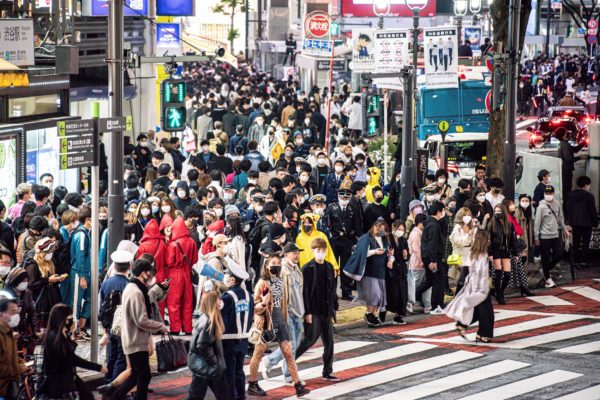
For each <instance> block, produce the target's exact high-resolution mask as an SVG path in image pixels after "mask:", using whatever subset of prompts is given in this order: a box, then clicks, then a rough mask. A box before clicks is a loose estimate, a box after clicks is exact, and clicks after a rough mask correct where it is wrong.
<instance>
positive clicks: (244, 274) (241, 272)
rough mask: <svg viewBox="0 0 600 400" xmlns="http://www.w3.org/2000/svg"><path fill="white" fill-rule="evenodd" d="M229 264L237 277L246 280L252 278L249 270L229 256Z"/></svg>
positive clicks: (230, 269) (229, 267)
mask: <svg viewBox="0 0 600 400" xmlns="http://www.w3.org/2000/svg"><path fill="white" fill-rule="evenodd" d="M227 265H228V269H229V271H230V272H231V274H232V275H235V276H236V277H238V278H240V279H244V280H246V279H248V278H250V275H248V271H246V270H245V269H244V268H242V267H241V266H240V265H239V264H238V263H236V262H235V261H233V260H232V259H231V258H229V259H228V260H227Z"/></svg>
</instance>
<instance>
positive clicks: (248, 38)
mask: <svg viewBox="0 0 600 400" xmlns="http://www.w3.org/2000/svg"><path fill="white" fill-rule="evenodd" d="M244 7H245V8H246V54H245V58H246V62H248V57H250V9H249V7H250V0H246V5H245V6H244Z"/></svg>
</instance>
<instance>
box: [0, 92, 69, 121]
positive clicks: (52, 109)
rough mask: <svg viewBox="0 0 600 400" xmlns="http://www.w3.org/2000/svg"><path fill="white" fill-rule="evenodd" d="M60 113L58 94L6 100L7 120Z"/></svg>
mask: <svg viewBox="0 0 600 400" xmlns="http://www.w3.org/2000/svg"><path fill="white" fill-rule="evenodd" d="M59 111H60V94H58V93H54V94H46V95H40V96H27V97H16V98H12V99H8V118H18V117H26V116H30V115H45V114H55V113H57V112H59Z"/></svg>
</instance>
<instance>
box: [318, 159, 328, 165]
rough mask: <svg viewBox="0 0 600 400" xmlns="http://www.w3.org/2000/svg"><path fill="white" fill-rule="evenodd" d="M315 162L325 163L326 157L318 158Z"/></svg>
mask: <svg viewBox="0 0 600 400" xmlns="http://www.w3.org/2000/svg"><path fill="white" fill-rule="evenodd" d="M317 163H318V164H319V165H325V164H326V163H327V159H326V158H318V159H317Z"/></svg>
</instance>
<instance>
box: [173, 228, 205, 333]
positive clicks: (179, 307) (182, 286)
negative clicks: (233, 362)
mask: <svg viewBox="0 0 600 400" xmlns="http://www.w3.org/2000/svg"><path fill="white" fill-rule="evenodd" d="M197 261H198V247H197V246H196V243H195V242H194V239H192V238H191V237H190V234H189V232H188V229H187V227H186V226H185V222H184V220H183V218H181V217H178V218H177V219H175V222H174V223H173V226H172V228H171V241H170V242H169V244H168V246H167V277H168V278H169V279H171V282H170V288H169V294H168V295H167V307H168V309H169V321H170V329H171V333H174V334H179V333H180V332H182V324H183V332H184V333H185V334H186V335H191V334H192V314H193V312H194V308H193V303H192V302H193V297H194V288H193V286H192V278H191V268H192V266H193V265H194V264H196V262H197Z"/></svg>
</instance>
